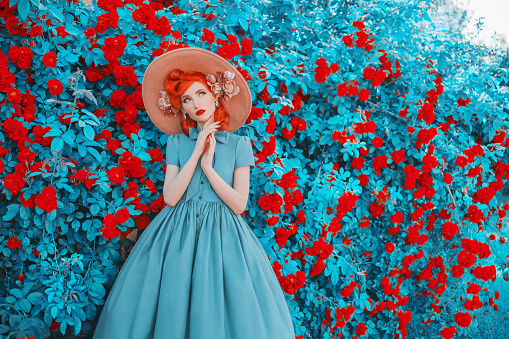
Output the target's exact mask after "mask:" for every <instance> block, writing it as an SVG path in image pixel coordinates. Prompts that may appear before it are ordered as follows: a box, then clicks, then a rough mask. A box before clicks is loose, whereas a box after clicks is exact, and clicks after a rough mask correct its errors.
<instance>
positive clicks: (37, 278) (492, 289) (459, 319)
mask: <svg viewBox="0 0 509 339" xmlns="http://www.w3.org/2000/svg"><path fill="white" fill-rule="evenodd" d="M461 16H462V13H461V12H460V11H459V10H458V9H457V8H455V7H454V6H453V5H452V4H450V3H449V2H447V1H438V2H435V3H428V2H427V1H418V0H406V1H398V0H393V1H389V2H386V1H380V0H372V1H366V0H352V1H290V0H282V1H272V2H269V1H255V0H244V1H240V0H235V1H231V0H225V1H217V0H209V1H192V2H189V3H188V2H187V1H166V2H163V1H160V2H156V1H154V2H150V3H149V2H148V1H140V0H126V1H121V0H111V1H103V0H100V1H97V2H94V3H93V5H86V4H83V3H81V2H79V1H68V2H67V1H63V0H56V1H51V2H47V1H42V2H38V1H37V0H30V1H29V0H20V1H19V2H18V1H17V0H12V1H6V0H4V1H0V23H1V25H0V46H1V53H0V100H1V101H0V102H1V107H0V189H1V191H0V192H1V194H0V215H1V218H2V219H1V221H0V223H1V227H0V272H1V273H0V285H1V288H0V319H1V321H0V335H1V336H3V337H7V338H24V337H34V338H48V337H50V335H53V336H55V335H56V334H57V333H60V334H61V335H63V334H66V335H76V336H77V335H90V336H91V334H92V333H93V329H94V324H95V321H96V320H97V318H98V315H99V313H100V310H101V305H103V304H104V302H105V300H106V298H107V294H108V291H109V289H110V288H111V286H112V285H113V282H114V280H115V275H116V274H117V273H118V270H119V268H120V267H121V264H122V262H123V259H125V255H127V254H128V253H125V252H122V250H124V249H125V248H126V244H130V245H132V243H133V242H132V241H131V240H132V239H130V237H131V236H132V235H133V234H134V233H133V232H134V231H136V230H139V231H140V232H142V231H143V229H145V228H146V227H147V226H148V224H149V223H150V220H151V219H152V218H153V217H154V216H155V215H156V214H157V213H158V212H159V211H160V210H161V209H162V208H163V207H164V200H163V196H162V194H161V192H162V183H163V180H164V173H165V158H164V154H163V152H162V150H163V149H164V147H165V145H164V144H163V143H164V142H165V141H166V137H165V135H163V133H161V132H160V131H159V130H158V129H157V128H156V127H155V126H154V125H153V124H152V123H151V122H150V120H149V118H148V116H147V115H146V112H145V111H144V106H143V101H142V98H141V83H142V77H143V73H144V70H145V68H146V66H147V65H148V64H149V62H150V61H151V60H152V59H153V58H154V57H156V56H158V55H161V54H163V53H165V52H167V51H169V50H172V49H176V48H185V47H188V46H196V47H201V48H206V49H209V50H211V51H213V52H217V53H218V54H220V55H221V56H223V57H224V58H225V59H228V60H230V61H231V62H233V63H234V64H235V65H237V66H238V69H239V70H240V71H241V72H242V74H243V75H244V77H245V78H246V79H247V80H248V82H249V84H250V87H251V90H252V94H253V98H254V101H253V109H252V112H251V115H250V117H249V118H248V121H247V122H246V125H245V126H244V127H243V128H241V129H240V130H239V131H236V132H235V133H240V134H245V135H248V136H249V137H250V139H251V140H253V149H254V151H255V157H256V159H257V161H256V164H257V167H256V168H255V169H254V170H253V171H252V173H251V183H252V185H251V195H250V202H249V203H248V209H247V210H246V211H245V212H244V213H243V217H244V218H245V219H246V221H247V222H248V223H249V224H250V225H252V227H253V228H252V229H253V232H254V233H255V234H256V235H257V237H258V238H259V240H260V242H261V243H262V245H263V246H264V248H265V250H266V252H267V254H268V256H269V259H270V261H271V263H272V265H273V268H274V271H275V272H276V275H277V276H278V278H279V282H280V284H281V286H282V288H283V290H284V292H285V295H286V297H287V301H288V305H289V307H290V311H291V313H292V318H293V321H294V326H295V332H296V335H297V336H296V339H304V338H324V339H330V338H466V337H472V336H476V337H478V335H479V333H484V335H487V336H490V337H491V336H493V337H496V336H498V337H500V335H501V334H503V333H504V332H501V331H504V329H503V326H500V324H502V323H503V321H507V315H505V314H507V312H506V311H505V309H504V307H506V308H507V306H505V304H507V296H506V293H507V291H508V290H509V289H508V288H507V284H506V282H507V280H509V270H508V268H507V256H508V255H509V251H508V244H507V242H506V239H507V236H508V231H507V220H508V216H507V210H509V204H508V203H507V198H506V197H507V185H505V183H506V181H507V179H509V167H508V165H509V161H508V158H507V155H508V152H507V147H508V144H509V138H508V137H509V136H507V134H506V133H507V128H508V126H509V120H508V118H507V113H508V112H509V111H508V108H507V103H508V91H507V88H508V84H509V74H508V71H507V66H508V64H509V62H508V58H507V55H504V54H503V53H501V51H494V50H489V49H487V48H483V47H479V46H472V45H471V44H470V43H469V42H468V41H467V40H466V39H465V38H464V36H463V34H462V30H461ZM176 278H178V277H176ZM140 288H142V287H141V286H140ZM504 300H505V301H506V302H505V303H504Z"/></svg>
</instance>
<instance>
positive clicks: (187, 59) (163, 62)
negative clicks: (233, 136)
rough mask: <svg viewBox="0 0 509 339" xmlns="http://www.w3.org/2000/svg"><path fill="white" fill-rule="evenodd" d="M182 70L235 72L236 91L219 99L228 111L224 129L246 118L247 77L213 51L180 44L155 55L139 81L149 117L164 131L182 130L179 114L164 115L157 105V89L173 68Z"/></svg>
mask: <svg viewBox="0 0 509 339" xmlns="http://www.w3.org/2000/svg"><path fill="white" fill-rule="evenodd" d="M176 68H178V69H180V70H182V71H184V72H188V71H199V72H202V73H204V74H205V75H207V74H213V75H215V74H216V72H221V73H223V72H224V71H230V72H232V73H233V74H235V77H234V80H235V84H236V85H237V86H239V90H240V91H239V93H238V94H237V95H235V96H233V97H232V98H231V99H230V100H223V104H224V107H225V109H226V110H227V111H228V113H229V115H230V123H229V126H228V129H227V131H228V132H234V131H236V130H237V129H239V128H240V127H241V126H242V125H243V124H244V122H246V120H247V118H248V116H249V113H250V112H251V105H252V97H251V91H250V89H249V85H248V84H247V81H246V80H245V79H244V77H243V76H242V74H240V72H239V71H238V70H237V68H235V67H234V66H233V65H232V64H231V63H230V62H228V61H227V60H226V59H224V58H223V57H221V56H219V55H218V54H216V53H213V52H211V51H208V50H206V49H203V48H198V47H184V48H179V49H175V50H172V51H169V52H167V53H165V54H162V55H160V56H158V57H156V58H155V59H154V60H153V61H152V62H151V63H150V64H149V65H148V66H147V69H146V70H145V74H144V75H143V81H142V97H143V104H144V106H145V110H146V111H147V114H148V115H149V118H150V120H152V122H153V123H154V125H156V127H157V128H159V129H160V130H161V131H163V132H164V133H166V134H176V133H183V130H182V127H181V125H180V115H177V116H173V115H171V114H170V115H165V114H164V113H163V111H161V109H160V108H159V106H158V103H157V101H158V99H159V97H160V94H159V92H160V91H164V90H165V88H164V80H165V78H166V76H167V75H168V74H169V73H170V72H171V71H172V70H173V69H176Z"/></svg>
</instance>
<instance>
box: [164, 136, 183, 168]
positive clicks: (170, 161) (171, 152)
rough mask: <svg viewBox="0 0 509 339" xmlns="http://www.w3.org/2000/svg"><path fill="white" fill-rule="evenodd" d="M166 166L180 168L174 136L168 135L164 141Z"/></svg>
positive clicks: (176, 140) (176, 138)
mask: <svg viewBox="0 0 509 339" xmlns="http://www.w3.org/2000/svg"><path fill="white" fill-rule="evenodd" d="M166 164H167V165H175V166H178V167H179V168H180V163H179V143H178V137H177V135H176V134H171V135H169V136H168V140H167V141H166Z"/></svg>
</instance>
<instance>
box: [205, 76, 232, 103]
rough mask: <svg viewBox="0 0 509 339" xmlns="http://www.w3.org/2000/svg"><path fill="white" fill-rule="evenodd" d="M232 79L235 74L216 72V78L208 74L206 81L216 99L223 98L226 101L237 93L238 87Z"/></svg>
mask: <svg viewBox="0 0 509 339" xmlns="http://www.w3.org/2000/svg"><path fill="white" fill-rule="evenodd" d="M234 77H235V74H233V73H232V72H230V71H225V72H224V73H223V74H221V73H220V72H217V73H216V76H214V75H212V74H208V75H207V78H206V79H207V84H209V86H210V89H211V92H212V94H214V96H215V97H216V98H219V97H224V98H225V99H226V100H230V99H231V98H232V97H233V96H235V95H237V94H238V93H239V86H236V84H235V80H233V78H234Z"/></svg>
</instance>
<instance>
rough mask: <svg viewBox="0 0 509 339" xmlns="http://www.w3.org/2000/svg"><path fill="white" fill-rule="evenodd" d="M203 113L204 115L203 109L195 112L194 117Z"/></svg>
mask: <svg viewBox="0 0 509 339" xmlns="http://www.w3.org/2000/svg"><path fill="white" fill-rule="evenodd" d="M203 113H205V110H204V109H201V110H199V111H197V112H196V115H202V114H203Z"/></svg>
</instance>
